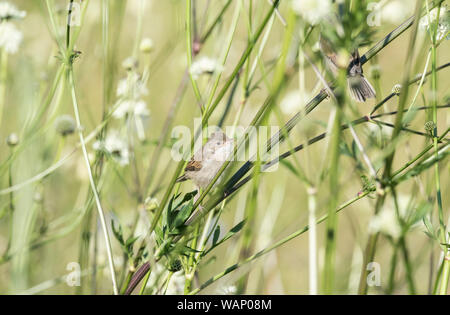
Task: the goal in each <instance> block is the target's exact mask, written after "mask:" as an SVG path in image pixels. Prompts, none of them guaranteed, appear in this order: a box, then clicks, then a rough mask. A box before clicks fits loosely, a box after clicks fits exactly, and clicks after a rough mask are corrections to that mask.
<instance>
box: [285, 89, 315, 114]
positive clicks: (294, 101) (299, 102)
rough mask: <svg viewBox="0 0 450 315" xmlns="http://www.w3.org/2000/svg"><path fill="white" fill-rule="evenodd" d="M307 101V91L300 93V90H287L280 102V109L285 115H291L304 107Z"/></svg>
mask: <svg viewBox="0 0 450 315" xmlns="http://www.w3.org/2000/svg"><path fill="white" fill-rule="evenodd" d="M308 101H309V95H308V94H307V93H304V94H303V95H302V93H300V91H298V90H296V91H292V92H289V93H288V94H287V95H286V96H285V97H284V99H283V100H282V101H281V103H280V108H281V111H282V112H283V113H284V114H286V115H292V114H295V113H297V112H298V111H300V110H301V109H302V108H304V107H305V105H306V103H307V102H308Z"/></svg>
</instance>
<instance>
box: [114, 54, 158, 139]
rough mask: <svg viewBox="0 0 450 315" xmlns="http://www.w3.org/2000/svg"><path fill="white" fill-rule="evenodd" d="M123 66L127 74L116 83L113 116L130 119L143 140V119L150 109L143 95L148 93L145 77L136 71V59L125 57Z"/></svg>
mask: <svg viewBox="0 0 450 315" xmlns="http://www.w3.org/2000/svg"><path fill="white" fill-rule="evenodd" d="M123 66H124V67H125V68H126V70H127V72H128V75H127V77H125V78H123V79H121V80H120V81H119V84H118V85H117V93H116V94H117V102H116V104H115V105H114V106H115V110H114V112H113V114H112V115H113V117H114V118H116V119H123V118H126V119H132V121H133V122H134V125H135V127H136V128H135V129H136V131H137V135H138V137H139V139H140V140H141V141H143V140H145V132H144V125H145V124H144V121H145V120H146V119H148V118H149V117H150V110H149V108H148V106H147V102H146V101H145V100H144V96H146V95H148V90H147V87H146V84H147V77H146V76H142V75H141V74H140V73H138V72H137V71H136V68H137V61H135V60H134V59H133V58H127V59H126V60H125V61H124V63H123Z"/></svg>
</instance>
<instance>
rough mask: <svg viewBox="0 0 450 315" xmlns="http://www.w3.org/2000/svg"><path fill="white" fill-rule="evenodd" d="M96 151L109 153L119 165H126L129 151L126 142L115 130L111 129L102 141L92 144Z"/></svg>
mask: <svg viewBox="0 0 450 315" xmlns="http://www.w3.org/2000/svg"><path fill="white" fill-rule="evenodd" d="M93 148H94V150H96V151H100V150H103V151H105V152H107V153H109V154H110V155H111V156H112V157H113V159H114V160H115V161H116V162H117V163H119V165H120V166H125V165H128V163H129V156H130V153H129V151H128V145H127V142H126V141H124V140H123V138H121V137H120V136H119V133H118V132H117V131H111V132H110V133H109V134H108V135H107V137H106V139H105V140H104V141H96V142H95V143H94V144H93Z"/></svg>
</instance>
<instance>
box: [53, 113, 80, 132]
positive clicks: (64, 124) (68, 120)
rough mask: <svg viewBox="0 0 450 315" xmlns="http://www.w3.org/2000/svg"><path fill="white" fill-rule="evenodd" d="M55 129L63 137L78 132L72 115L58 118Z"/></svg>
mask: <svg viewBox="0 0 450 315" xmlns="http://www.w3.org/2000/svg"><path fill="white" fill-rule="evenodd" d="M55 129H56V132H58V133H59V134H60V135H61V136H63V137H65V136H68V135H71V134H72V133H74V132H75V130H76V123H75V120H74V119H73V118H72V116H70V115H61V116H59V117H58V118H56V121H55Z"/></svg>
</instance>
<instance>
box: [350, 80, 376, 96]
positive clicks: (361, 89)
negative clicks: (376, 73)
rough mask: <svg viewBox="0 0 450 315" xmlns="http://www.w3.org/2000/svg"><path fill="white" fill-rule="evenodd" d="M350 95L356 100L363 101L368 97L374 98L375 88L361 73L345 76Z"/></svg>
mask: <svg viewBox="0 0 450 315" xmlns="http://www.w3.org/2000/svg"><path fill="white" fill-rule="evenodd" d="M347 83H348V89H349V91H350V95H351V96H352V98H353V99H354V100H355V101H357V102H365V101H366V99H368V98H375V90H374V89H373V87H372V85H371V84H370V83H369V81H367V79H366V78H365V77H364V76H363V75H362V74H361V75H355V76H349V77H348V78H347Z"/></svg>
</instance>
